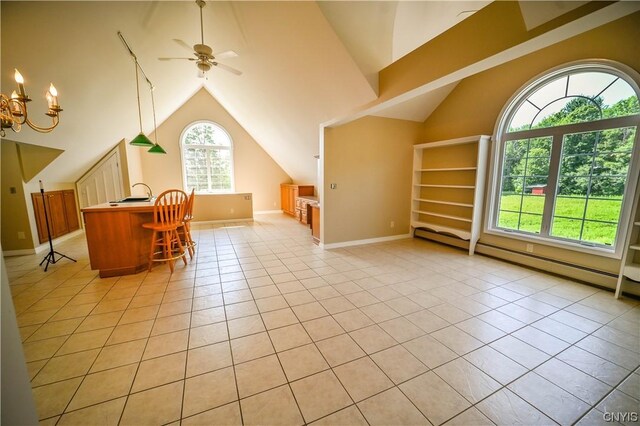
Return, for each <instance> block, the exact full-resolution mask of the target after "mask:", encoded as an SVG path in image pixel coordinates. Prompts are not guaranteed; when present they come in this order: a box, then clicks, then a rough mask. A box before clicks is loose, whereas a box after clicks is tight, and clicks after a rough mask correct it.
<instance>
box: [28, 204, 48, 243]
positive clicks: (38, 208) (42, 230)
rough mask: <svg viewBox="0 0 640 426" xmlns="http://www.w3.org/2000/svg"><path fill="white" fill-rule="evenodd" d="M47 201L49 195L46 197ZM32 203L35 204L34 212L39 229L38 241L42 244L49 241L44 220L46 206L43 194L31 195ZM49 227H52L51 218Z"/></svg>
mask: <svg viewBox="0 0 640 426" xmlns="http://www.w3.org/2000/svg"><path fill="white" fill-rule="evenodd" d="M44 196H45V199H46V197H47V194H45V195H44ZM31 201H32V202H33V212H34V214H35V216H36V227H37V228H38V240H39V241H40V243H44V242H46V241H47V224H46V222H45V218H44V204H43V202H42V194H40V193H39V192H33V193H31ZM49 226H51V218H49Z"/></svg>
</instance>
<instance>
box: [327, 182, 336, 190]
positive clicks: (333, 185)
mask: <svg viewBox="0 0 640 426" xmlns="http://www.w3.org/2000/svg"><path fill="white" fill-rule="evenodd" d="M329 187H330V188H331V189H337V188H338V184H337V183H332V184H330V185H329Z"/></svg>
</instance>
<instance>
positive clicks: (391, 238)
mask: <svg viewBox="0 0 640 426" xmlns="http://www.w3.org/2000/svg"><path fill="white" fill-rule="evenodd" d="M405 238H411V233H408V234H399V235H390V236H388V237H379V238H367V239H365V240H352V241H342V242H340V243H330V244H324V243H320V244H319V246H320V247H321V248H323V249H327V250H330V249H335V248H342V247H352V246H361V245H364V244H375V243H384V242H387V241H395V240H403V239H405Z"/></svg>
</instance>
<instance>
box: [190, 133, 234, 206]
mask: <svg viewBox="0 0 640 426" xmlns="http://www.w3.org/2000/svg"><path fill="white" fill-rule="evenodd" d="M180 139H181V145H182V168H183V177H184V187H185V189H186V190H187V191H189V192H190V191H191V190H192V189H194V188H195V190H196V192H197V193H218V192H233V191H234V182H233V143H232V141H231V137H230V136H229V133H227V131H226V130H225V129H223V128H222V127H220V126H219V125H217V124H215V123H212V122H209V121H200V122H196V123H193V124H190V125H189V126H187V127H186V128H185V129H184V131H183V132H182V136H181V138H180Z"/></svg>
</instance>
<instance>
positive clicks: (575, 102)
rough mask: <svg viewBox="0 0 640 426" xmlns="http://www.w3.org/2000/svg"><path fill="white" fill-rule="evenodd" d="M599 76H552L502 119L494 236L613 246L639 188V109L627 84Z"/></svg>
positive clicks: (606, 72) (601, 72)
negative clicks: (502, 233)
mask: <svg viewBox="0 0 640 426" xmlns="http://www.w3.org/2000/svg"><path fill="white" fill-rule="evenodd" d="M600 68H601V69H598V68H597V67H593V66H592V67H583V68H578V69H573V70H567V71H565V72H560V73H555V74H554V75H553V76H551V77H549V78H548V79H546V80H542V81H541V82H540V83H538V84H536V85H535V86H534V87H532V88H531V89H529V90H527V91H525V93H524V95H523V96H521V97H520V98H519V100H518V101H517V102H516V103H515V104H514V105H515V106H514V107H513V108H512V109H511V110H510V111H507V113H506V114H507V115H508V119H507V120H506V123H507V125H506V126H505V129H503V132H502V133H501V134H500V141H499V142H500V145H499V147H498V154H499V158H498V160H499V164H500V170H499V176H498V179H497V182H498V187H497V188H496V193H497V194H498V196H497V197H496V199H494V203H495V206H496V208H495V209H494V215H493V217H492V219H491V225H490V227H491V228H492V229H495V230H502V231H506V232H509V233H513V234H519V235H521V236H524V237H526V236H527V235H535V236H536V237H542V238H547V239H550V240H555V241H560V242H562V241H567V242H571V243H578V244H583V245H589V246H596V247H602V248H605V249H606V248H609V249H611V250H613V248H614V247H615V246H616V241H617V235H618V234H619V231H620V228H621V226H620V223H621V218H622V214H623V211H624V210H623V206H624V203H625V200H626V199H627V198H629V199H630V198H632V192H630V189H631V187H635V184H636V183H637V180H638V176H637V166H636V168H635V172H634V174H633V175H632V176H631V175H630V173H632V172H633V171H634V169H633V167H632V162H633V159H634V158H637V157H638V153H637V152H638V151H639V149H638V147H637V145H638V142H637V139H638V137H637V127H638V125H640V105H639V103H638V94H637V93H636V90H635V89H634V88H633V87H632V85H631V84H630V83H629V81H631V80H630V79H629V78H628V77H626V76H624V75H622V74H621V73H619V72H614V71H613V70H610V69H604V67H600ZM634 153H635V157H634ZM637 161H638V160H637V159H636V162H637ZM630 182H631V183H632V185H629V183H630ZM629 202H630V200H629ZM623 227H624V226H623Z"/></svg>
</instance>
